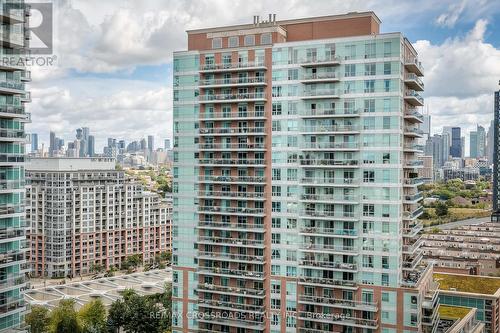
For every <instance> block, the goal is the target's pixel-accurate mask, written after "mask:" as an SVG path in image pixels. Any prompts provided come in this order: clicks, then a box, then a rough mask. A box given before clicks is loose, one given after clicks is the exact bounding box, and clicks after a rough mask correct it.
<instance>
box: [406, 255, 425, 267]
mask: <svg viewBox="0 0 500 333" xmlns="http://www.w3.org/2000/svg"><path fill="white" fill-rule="evenodd" d="M422 256H423V255H422V252H418V253H417V254H415V255H413V256H411V257H410V258H406V259H403V270H414V269H415V268H416V267H417V266H418V265H419V264H420V260H421V259H422Z"/></svg>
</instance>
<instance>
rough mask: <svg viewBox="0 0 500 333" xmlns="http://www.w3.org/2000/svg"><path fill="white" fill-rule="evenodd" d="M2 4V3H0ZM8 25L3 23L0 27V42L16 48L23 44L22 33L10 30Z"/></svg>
mask: <svg viewBox="0 0 500 333" xmlns="http://www.w3.org/2000/svg"><path fill="white" fill-rule="evenodd" d="M2 6H3V4H2ZM10 27H11V26H10V25H8V24H5V25H2V26H1V28H0V42H1V43H2V44H6V45H7V46H9V47H13V48H18V47H22V46H24V34H22V33H19V32H14V31H12V30H10Z"/></svg>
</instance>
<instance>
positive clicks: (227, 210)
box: [198, 206, 264, 216]
mask: <svg viewBox="0 0 500 333" xmlns="http://www.w3.org/2000/svg"><path fill="white" fill-rule="evenodd" d="M198 212H200V213H203V214H229V215H231V214H243V215H258V216H261V215H264V209H263V208H246V207H219V206H199V207H198Z"/></svg>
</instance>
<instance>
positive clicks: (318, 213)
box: [300, 209, 356, 218]
mask: <svg viewBox="0 0 500 333" xmlns="http://www.w3.org/2000/svg"><path fill="white" fill-rule="evenodd" d="M300 214H301V215H303V216H311V217H336V218H354V217H356V213H354V212H336V211H333V210H326V209H324V210H322V209H316V210H307V209H306V210H303V211H301V213H300Z"/></svg>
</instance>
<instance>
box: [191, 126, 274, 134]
mask: <svg viewBox="0 0 500 333" xmlns="http://www.w3.org/2000/svg"><path fill="white" fill-rule="evenodd" d="M199 133H200V136H204V135H221V136H227V135H252V134H255V135H266V129H265V128H264V127H231V128H224V127H217V128H200V130H199Z"/></svg>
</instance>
